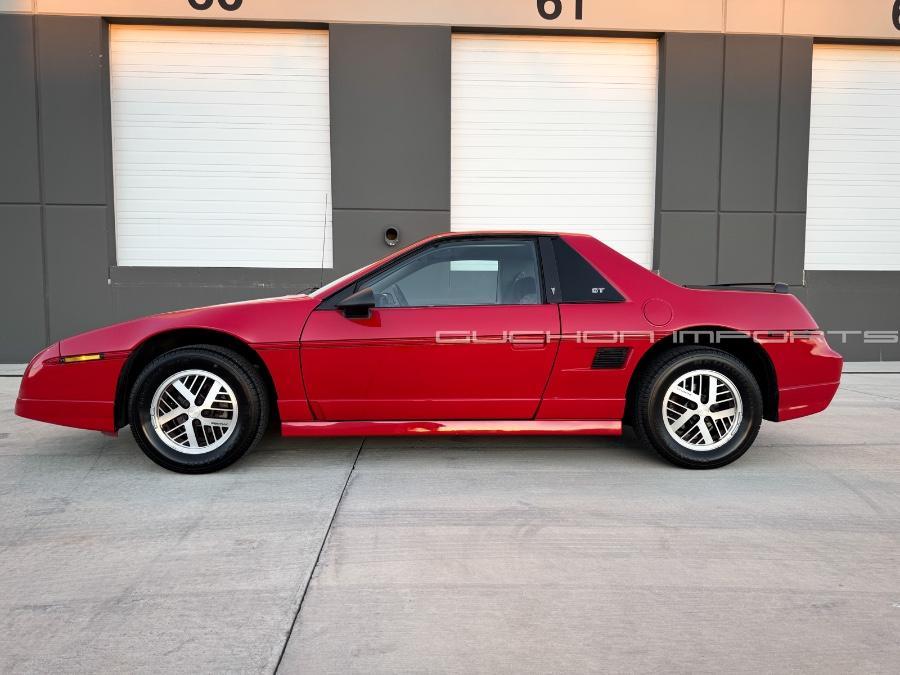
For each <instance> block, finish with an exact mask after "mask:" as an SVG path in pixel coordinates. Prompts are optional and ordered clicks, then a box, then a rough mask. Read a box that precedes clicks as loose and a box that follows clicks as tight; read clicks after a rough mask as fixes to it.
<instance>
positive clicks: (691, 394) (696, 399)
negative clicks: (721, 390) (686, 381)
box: [675, 384, 703, 404]
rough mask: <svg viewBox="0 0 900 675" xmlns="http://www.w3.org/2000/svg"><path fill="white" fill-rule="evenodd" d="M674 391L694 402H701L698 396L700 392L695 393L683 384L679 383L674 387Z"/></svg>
mask: <svg viewBox="0 0 900 675" xmlns="http://www.w3.org/2000/svg"><path fill="white" fill-rule="evenodd" d="M675 393H676V394H678V395H679V396H682V397H684V398H686V399H688V400H689V401H693V402H694V403H698V404H699V403H703V401H702V399H701V398H700V394H695V393H694V392H693V391H691V390H690V389H688V388H687V387H685V386H684V385H683V384H680V385H678V387H676V388H675Z"/></svg>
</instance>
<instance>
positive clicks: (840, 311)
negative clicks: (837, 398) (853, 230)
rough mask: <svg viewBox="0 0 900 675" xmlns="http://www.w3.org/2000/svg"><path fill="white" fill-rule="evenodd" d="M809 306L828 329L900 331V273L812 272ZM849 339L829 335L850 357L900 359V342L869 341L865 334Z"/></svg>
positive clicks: (809, 275)
mask: <svg viewBox="0 0 900 675" xmlns="http://www.w3.org/2000/svg"><path fill="white" fill-rule="evenodd" d="M806 305H807V307H808V308H809V311H810V312H812V315H813V317H814V318H815V319H816V321H817V322H818V324H819V327H820V328H822V329H823V330H826V331H897V330H900V272H826V271H822V272H818V271H808V272H807V273H806ZM845 340H846V343H842V337H841V336H840V335H829V336H828V342H829V344H830V345H831V347H832V348H833V349H835V350H837V351H838V352H840V353H841V354H843V355H844V358H846V359H848V360H853V361H897V360H900V344H897V343H892V344H875V343H871V342H870V343H869V344H867V343H865V342H864V340H863V336H861V335H847V336H846V338H845Z"/></svg>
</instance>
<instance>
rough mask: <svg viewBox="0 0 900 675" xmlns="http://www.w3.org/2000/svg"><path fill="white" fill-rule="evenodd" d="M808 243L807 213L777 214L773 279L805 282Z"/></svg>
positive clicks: (793, 282) (787, 281) (797, 282)
mask: <svg viewBox="0 0 900 675" xmlns="http://www.w3.org/2000/svg"><path fill="white" fill-rule="evenodd" d="M805 243H806V214H803V213H778V214H776V215H775V263H774V275H773V276H774V279H773V281H783V282H784V283H786V284H791V285H798V284H802V283H803V256H804V255H805V252H806V250H805Z"/></svg>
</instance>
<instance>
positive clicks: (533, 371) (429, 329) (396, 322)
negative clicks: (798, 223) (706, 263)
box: [16, 232, 842, 435]
mask: <svg viewBox="0 0 900 675" xmlns="http://www.w3.org/2000/svg"><path fill="white" fill-rule="evenodd" d="M506 234H509V233H506ZM520 234H524V235H534V234H535V233H533V232H532V233H520ZM441 236H460V235H439V237H441ZM561 236H563V237H564V238H565V239H566V241H567V242H568V243H569V244H570V245H571V246H572V247H573V248H575V249H576V250H577V251H578V252H579V253H581V254H582V256H584V257H585V258H586V259H587V260H588V261H589V262H591V263H592V264H593V265H594V266H595V267H596V268H597V269H598V270H599V271H600V272H601V273H602V274H603V275H604V277H605V278H606V279H607V280H608V281H609V282H610V283H611V284H612V285H613V286H615V287H616V288H617V289H618V290H619V292H620V293H621V295H622V296H623V297H624V299H625V300H624V301H623V302H614V303H588V304H559V305H557V304H542V305H514V306H489V307H440V308H439V307H432V308H385V309H376V310H374V311H373V312H372V315H371V317H370V318H369V319H348V318H347V317H345V316H344V315H343V314H342V313H340V312H338V311H336V310H329V309H321V310H319V311H314V310H315V309H316V307H317V306H318V305H319V304H320V303H322V301H324V300H325V299H326V298H327V297H328V296H329V295H331V294H332V293H333V292H335V291H338V290H340V289H341V288H342V287H345V286H347V285H348V284H351V283H353V282H354V281H355V280H356V279H358V278H360V277H361V276H363V275H365V274H367V273H368V272H370V271H371V270H373V269H376V268H377V267H379V266H380V265H382V264H384V263H385V261H379V262H377V263H373V264H372V265H370V266H368V267H367V268H364V269H362V270H359V271H357V272H355V273H353V274H350V275H347V276H346V277H344V278H343V279H341V280H338V281H337V282H334V283H332V284H329V285H328V286H326V287H325V288H323V289H320V290H319V291H316V292H315V293H313V294H312V295H310V296H305V295H298V296H288V297H284V298H274V299H269V300H259V301H250V302H241V303H234V304H229V305H218V306H215V307H206V308H200V309H192V310H184V311H179V312H170V313H167V314H159V315H156V316H151V317H147V318H144V319H137V320H134V321H128V322H125V323H121V324H118V325H115V326H110V327H108V328H103V329H99V330H95V331H91V332H88V333H84V334H82V335H78V336H75V337H72V338H67V339H65V340H63V341H61V342H60V343H58V344H56V345H53V346H51V347H49V348H48V349H46V350H44V351H42V352H41V353H40V354H38V355H37V356H36V357H35V358H34V359H33V360H32V362H31V364H29V366H28V369H27V371H26V373H25V376H24V378H23V380H22V384H21V388H20V392H19V399H18V401H17V404H16V412H17V414H19V415H21V416H24V417H30V418H33V419H39V420H42V421H46V422H52V423H55V424H63V425H67V426H73V427H79V428H85V429H97V430H100V431H107V432H108V431H113V430H115V419H114V412H115V401H116V395H117V387H118V386H119V379H120V374H121V373H122V370H123V367H124V366H125V364H126V362H127V359H128V358H129V357H130V356H131V355H132V354H134V353H135V350H137V349H138V348H139V347H140V346H141V345H142V344H144V343H145V342H146V341H147V340H150V339H152V338H154V337H155V336H158V335H160V334H163V333H168V332H171V331H178V330H184V329H202V330H209V331H216V332H219V333H222V334H225V335H227V336H230V337H231V338H234V339H236V340H240V341H241V342H243V343H245V344H246V345H248V346H249V347H250V348H251V349H254V350H255V351H256V352H257V354H258V355H259V357H260V359H261V360H262V362H263V364H264V365H265V366H266V368H267V370H268V371H269V374H270V375H271V378H272V381H273V384H274V386H275V391H276V395H277V398H278V400H277V406H278V412H279V415H280V418H281V420H282V423H283V424H282V430H283V433H285V434H287V435H330V434H332V435H355V434H415V433H463V434H464V433H524V434H527V433H592V434H602V433H617V431H618V430H619V429H620V428H621V419H622V417H623V414H624V410H625V401H626V392H627V388H628V384H629V382H630V381H631V378H632V376H633V374H634V371H635V368H637V367H638V365H639V364H640V362H641V358H642V357H643V356H644V355H645V354H646V353H647V351H648V350H649V349H650V348H651V347H652V346H653V345H654V343H655V342H656V341H658V340H659V339H660V338H665V337H667V336H670V335H671V334H672V333H673V332H676V331H680V330H685V329H691V328H696V327H716V328H722V329H726V330H731V331H737V332H740V333H743V334H751V335H753V336H754V337H756V338H758V342H759V343H760V344H761V345H762V347H763V349H764V350H765V352H766V353H767V354H768V356H769V359H770V360H771V363H772V366H773V369H774V372H775V378H776V384H777V390H778V406H777V407H778V411H777V414H778V419H779V420H785V419H792V418H794V417H800V416H802V415H808V414H812V413H814V412H818V411H820V410H822V409H824V408H825V407H826V406H827V405H828V403H829V402H830V401H831V398H832V397H833V396H834V393H835V391H836V390H837V387H838V383H839V381H840V372H841V364H842V359H841V357H840V356H839V355H838V354H837V353H835V352H834V351H832V350H831V349H830V348H829V347H828V346H827V344H826V343H825V341H824V339H823V338H821V337H811V338H796V337H795V336H793V335H792V334H790V333H788V332H789V331H803V330H813V329H815V328H816V324H815V322H814V321H813V319H812V317H811V316H810V315H809V313H808V312H807V311H806V309H805V308H804V307H803V305H802V304H801V303H800V302H799V301H798V300H797V299H796V298H794V297H793V296H791V295H787V294H778V293H751V292H742V291H721V290H695V289H688V288H683V287H681V286H677V285H675V284H672V283H670V282H668V281H666V280H665V279H662V278H661V277H659V276H656V275H654V274H653V273H651V272H649V271H647V270H645V269H644V268H642V267H640V266H639V265H637V264H635V263H633V262H632V261H630V260H629V259H627V258H625V257H624V256H622V255H620V254H618V253H616V252H615V251H613V250H612V249H610V248H609V247H607V246H605V245H604V244H602V243H600V242H599V241H597V240H596V239H593V238H591V237H588V236H583V235H561ZM436 238H438V237H436ZM433 239H435V238H432V239H431V240H433ZM431 240H425V241H423V242H419V243H417V244H414V245H413V247H418V246H421V245H423V244H426V243H428V242H430V241H431ZM405 252H406V250H404V251H398V252H397V253H395V254H394V255H393V256H391V258H393V257H396V256H399V255H403V254H404V253H405ZM770 331H776V332H779V331H780V332H781V333H780V334H776V335H775V336H774V337H772V336H769V332H770ZM436 334H440V339H435V338H436ZM613 344H614V345H615V346H625V347H628V348H629V353H628V357H627V360H626V362H625V364H624V366H623V367H621V368H617V369H613V370H597V369H593V368H591V361H592V358H593V356H594V353H595V352H596V349H597V348H598V347H600V346H609V345H613ZM97 353H99V354H102V355H103V358H101V359H99V360H94V361H84V362H77V363H61V361H60V357H65V356H74V355H80V354H97ZM434 420H442V421H440V422H437V421H434Z"/></svg>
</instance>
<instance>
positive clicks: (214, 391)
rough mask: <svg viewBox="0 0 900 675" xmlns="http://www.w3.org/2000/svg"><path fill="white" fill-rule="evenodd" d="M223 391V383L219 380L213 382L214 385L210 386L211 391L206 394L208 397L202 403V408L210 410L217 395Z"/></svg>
mask: <svg viewBox="0 0 900 675" xmlns="http://www.w3.org/2000/svg"><path fill="white" fill-rule="evenodd" d="M221 391H222V385H221V384H219V383H218V382H213V385H212V386H211V387H210V388H209V392H208V393H207V394H206V398H205V399H204V400H203V403H202V404H201V405H200V409H201V410H209V409H210V408H212V404H213V402H214V401H215V400H216V397H217V396H218V395H219V393H220V392H221Z"/></svg>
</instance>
